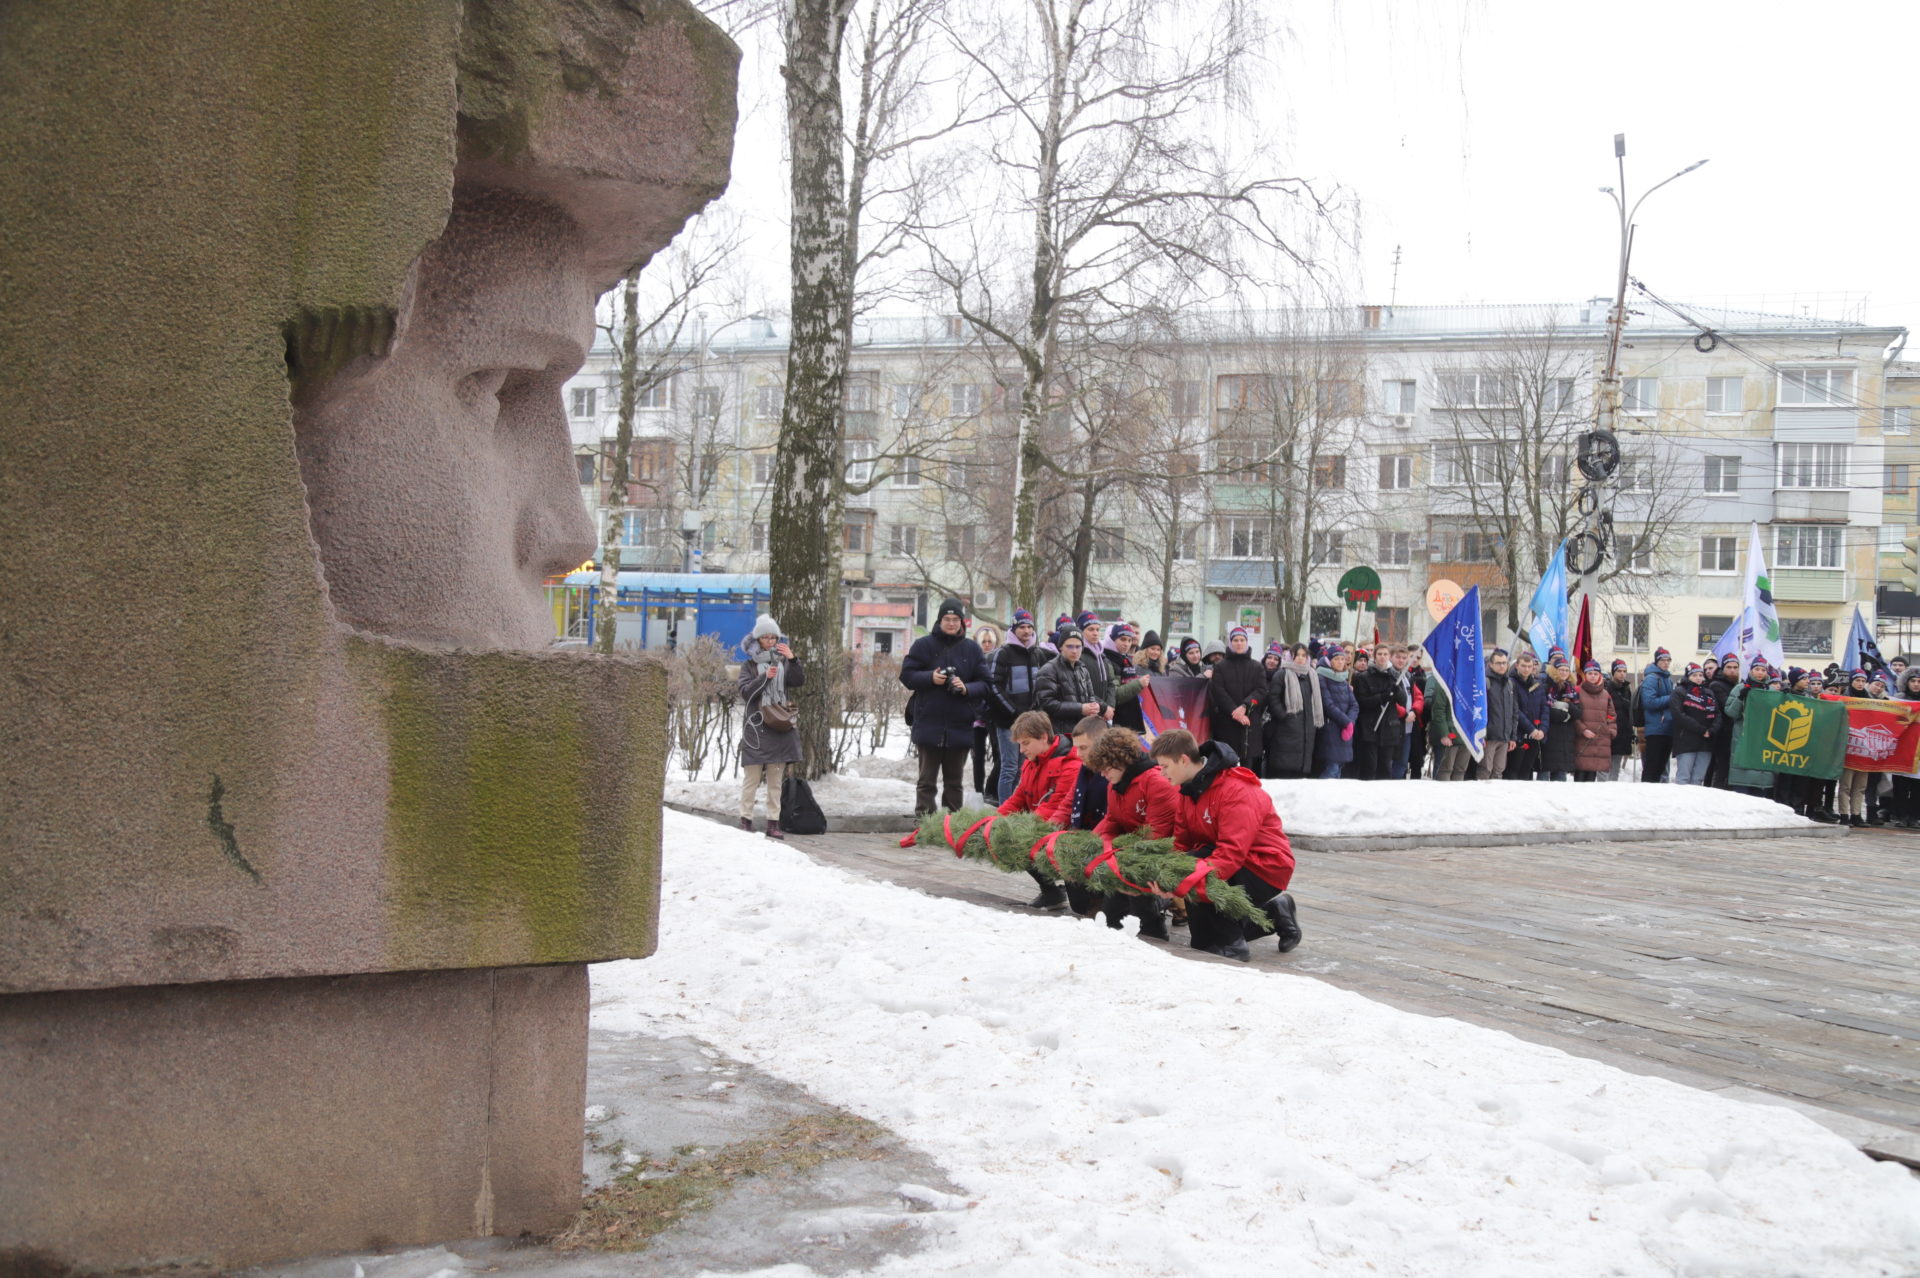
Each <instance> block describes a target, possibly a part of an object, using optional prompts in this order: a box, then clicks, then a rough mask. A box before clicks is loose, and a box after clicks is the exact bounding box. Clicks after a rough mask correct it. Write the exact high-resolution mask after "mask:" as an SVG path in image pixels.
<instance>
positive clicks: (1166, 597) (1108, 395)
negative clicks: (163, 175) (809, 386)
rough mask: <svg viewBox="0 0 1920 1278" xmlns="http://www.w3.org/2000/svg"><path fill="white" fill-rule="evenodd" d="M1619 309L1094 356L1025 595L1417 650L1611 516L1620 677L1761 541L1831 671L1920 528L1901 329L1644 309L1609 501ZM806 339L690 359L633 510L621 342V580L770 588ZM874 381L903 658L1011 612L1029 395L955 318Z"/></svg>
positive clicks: (1279, 324)
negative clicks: (936, 637)
mask: <svg viewBox="0 0 1920 1278" xmlns="http://www.w3.org/2000/svg"><path fill="white" fill-rule="evenodd" d="M1608 306H1609V302H1608V301H1607V300H1606V299H1598V300H1592V301H1587V302H1580V303H1569V304H1551V305H1477V306H1427V307H1416V306H1403V307H1363V308H1356V309H1355V310H1354V311H1353V312H1352V313H1350V314H1340V315H1332V314H1328V313H1312V314H1307V313H1300V312H1288V313H1282V312H1274V313H1270V314H1255V315H1240V316H1234V317H1223V316H1218V315H1198V316H1193V317H1190V318H1189V319H1187V320H1183V322H1182V329H1181V332H1180V333H1179V334H1177V335H1175V336H1174V337H1173V338H1171V339H1163V340H1161V341H1159V342H1158V343H1156V344H1155V345H1154V346H1153V348H1152V350H1151V351H1148V352H1144V353H1133V354H1128V353H1124V352H1123V353H1121V354H1120V355H1118V356H1112V355H1109V357H1107V358H1105V359H1104V360H1088V361H1085V362H1084V363H1080V364H1076V370H1077V371H1076V373H1075V374H1074V375H1073V376H1074V378H1075V379H1077V380H1075V384H1074V386H1073V394H1072V396H1071V402H1070V403H1069V404H1068V405H1067V407H1065V408H1062V409H1060V410H1059V413H1058V415H1059V416H1060V417H1061V419H1062V422H1063V424H1062V425H1061V427H1060V429H1061V430H1062V431H1063V432H1065V434H1064V435H1063V436H1062V438H1067V437H1072V438H1083V439H1084V440H1085V441H1091V445H1092V452H1090V453H1088V454H1086V455H1081V454H1075V455H1074V456H1073V457H1070V458H1069V457H1066V456H1065V454H1063V455H1062V461H1061V467H1060V469H1061V471H1062V473H1063V474H1065V475H1069V476H1085V475H1089V474H1093V473H1095V472H1096V471H1097V472H1099V473H1100V474H1103V475H1105V476H1107V479H1108V480H1109V481H1110V482H1103V483H1099V484H1095V483H1092V482H1090V481H1086V480H1084V478H1083V479H1078V480H1075V481H1074V483H1078V484H1079V487H1078V488H1076V487H1075V486H1074V483H1069V482H1068V481H1067V480H1064V479H1063V480H1061V481H1060V482H1059V485H1058V487H1059V490H1060V492H1059V493H1058V494H1056V497H1055V499H1054V501H1053V503H1052V505H1051V507H1050V508H1049V513H1048V515H1047V523H1048V531H1047V533H1046V535H1047V537H1048V538H1049V543H1048V544H1049V554H1050V556H1051V558H1050V560H1049V563H1050V569H1049V572H1048V576H1047V584H1046V588H1045V589H1044V590H1043V592H1042V594H1043V598H1041V599H1039V600H1034V601H1019V602H1022V603H1029V604H1030V605H1031V606H1033V607H1034V610H1035V612H1036V614H1039V615H1041V616H1043V617H1051V616H1052V615H1053V614H1054V613H1056V612H1059V611H1063V610H1065V609H1067V608H1068V606H1069V605H1070V603H1071V601H1072V600H1071V594H1072V571H1071V563H1072V560H1073V559H1074V558H1076V557H1077V558H1078V559H1079V560H1080V562H1081V564H1082V575H1083V578H1084V603H1085V604H1086V606H1088V607H1090V608H1092V609H1093V610H1094V611H1096V612H1099V613H1101V614H1102V615H1103V616H1109V617H1115V618H1118V617H1123V616H1124V617H1126V618H1129V619H1133V620H1137V621H1139V622H1141V623H1142V624H1144V625H1145V626H1147V627H1150V628H1153V629H1158V630H1160V631H1162V632H1163V633H1166V634H1169V635H1178V634H1186V633H1194V634H1202V635H1216V634H1219V633H1221V632H1222V631H1224V630H1225V629H1226V628H1227V627H1228V626H1231V625H1235V624H1241V625H1247V626H1248V627H1249V628H1251V629H1254V630H1256V631H1258V632H1260V633H1261V634H1262V636H1263V637H1280V638H1286V639H1294V638H1301V637H1305V636H1306V635H1308V634H1318V635H1323V636H1327V635H1336V634H1344V635H1352V634H1354V633H1356V631H1357V632H1358V633H1361V634H1365V635H1371V634H1372V633H1373V632H1374V631H1375V630H1376V629H1377V630H1378V631H1379V632H1380V633H1381V635H1382V636H1383V637H1391V638H1396V639H1398V638H1412V639H1418V638H1420V637H1421V636H1423V635H1424V634H1425V632H1426V630H1427V629H1428V628H1429V627H1430V626H1431V625H1432V623H1433V618H1432V615H1431V607H1434V606H1443V605H1444V603H1445V601H1446V600H1447V598H1448V597H1450V595H1451V594H1452V593H1453V592H1455V591H1461V590H1464V589H1466V588H1467V587H1471V586H1479V587H1480V588H1481V595H1482V602H1483V605H1484V606H1485V607H1486V609H1487V617H1486V619H1485V620H1486V625H1487V629H1488V632H1489V634H1493V635H1500V636H1505V635H1507V634H1509V633H1510V628H1511V625H1512V623H1513V621H1514V620H1515V619H1516V616H1517V613H1518V610H1519V607H1520V606H1521V605H1523V604H1524V602H1525V600H1526V598H1527V597H1528V596H1529V595H1530V594H1531V593H1532V590H1533V587H1534V584H1535V581H1536V580H1537V576H1538V565H1539V564H1540V563H1541V562H1544V559H1545V557H1546V556H1547V555H1549V554H1550V553H1551V551H1552V548H1553V546H1554V545H1557V544H1558V542H1559V540H1560V539H1561V537H1562V536H1564V535H1565V534H1566V533H1568V532H1570V531H1573V530H1576V529H1578V528H1581V527H1585V526H1587V524H1588V522H1589V517H1588V515H1587V514H1586V513H1585V511H1584V510H1583V502H1591V503H1592V504H1594V505H1596V506H1598V508H1599V509H1601V510H1604V511H1605V512H1606V513H1607V514H1608V515H1610V517H1611V519H1612V521H1613V532H1614V536H1613V542H1612V553H1611V555H1610V556H1609V558H1608V559H1607V560H1606V561H1605V562H1604V564H1603V565H1602V566H1601V568H1600V569H1599V570H1598V571H1597V572H1596V573H1595V574H1594V575H1593V577H1592V578H1591V579H1590V585H1591V593H1592V598H1593V601H1594V610H1595V612H1594V615H1595V623H1596V630H1595V633H1596V647H1597V649H1598V650H1600V651H1601V652H1603V653H1607V654H1615V653H1617V654H1619V655H1622V656H1627V657H1629V658H1630V659H1634V660H1637V659H1638V658H1639V657H1640V656H1642V655H1650V654H1651V651H1652V650H1653V649H1654V648H1656V647H1666V648H1669V649H1671V650H1672V651H1674V652H1675V653H1676V654H1682V659H1683V660H1684V659H1686V655H1687V654H1697V653H1701V652H1704V651H1705V650H1706V649H1707V648H1708V647H1710V645H1711V644H1712V642H1713V640H1714V639H1715V638H1717V637H1718V635H1719V634H1720V632H1721V630H1722V629H1724V628H1725V626H1726V625H1727V623H1728V622H1729V620H1730V619H1731V618H1732V616H1733V615H1734V614H1736V613H1737V612H1738V611H1739V606H1740V605H1739V597H1740V591H1741V583H1742V580H1743V576H1744V573H1745V569H1746V557H1747V546H1748V538H1749V529H1750V527H1751V526H1752V525H1755V524H1758V525H1759V526H1760V528H1761V532H1762V536H1763V539H1764V543H1765V545H1766V547H1767V554H1768V557H1769V566H1770V569H1771V577H1772V582H1773V591H1774V597H1775V600H1776V603H1777V605H1778V608H1779V612H1780V616H1781V619H1782V623H1783V627H1784V630H1785V634H1784V636H1783V637H1784V640H1785V643H1786V647H1787V650H1788V655H1789V659H1790V660H1796V661H1799V662H1801V663H1802V664H1821V665H1824V664H1825V663H1826V662H1827V661H1829V660H1832V659H1834V658H1835V657H1836V656H1837V654H1838V652H1839V649H1840V646H1841V645H1842V644H1843V643H1844V641H1845V635H1846V629H1845V627H1846V623H1847V621H1848V619H1849V618H1850V616H1851V609H1852V606H1853V604H1854V603H1856V602H1860V603H1864V604H1866V605H1867V606H1868V607H1869V610H1871V605H1872V602H1873V600H1874V597H1875V586H1876V584H1877V583H1880V582H1885V581H1889V580H1892V579H1893V578H1894V576H1895V575H1896V574H1897V573H1898V571H1899V570H1900V563H1901V560H1900V552H1901V549H1902V538H1903V537H1904V535H1905V534H1906V532H1907V531H1908V530H1909V529H1910V528H1911V526H1912V524H1913V522H1914V519H1915V507H1914V482H1915V479H1916V467H1920V457H1916V456H1914V445H1913V436H1912V434H1911V418H1912V415H1913V412H1914V410H1916V409H1920V365H1917V364H1909V363H1903V362H1900V361H1899V358H1898V357H1899V355H1900V353H1901V349H1902V347H1903V345H1904V342H1905V339H1906V333H1905V330H1904V329H1900V328H1890V327H1875V326H1869V325H1866V324H1862V323H1858V322H1850V321H1846V320H1829V319H1817V318H1811V317H1808V316H1804V315H1802V316H1787V315H1769V314H1763V313H1742V312H1734V311H1729V310H1725V309H1716V308H1707V307H1692V306H1684V307H1677V308H1675V309H1673V310H1668V309H1665V308H1664V307H1662V306H1656V305H1653V304H1651V303H1648V304H1645V305H1642V306H1640V307H1638V311H1639V312H1640V313H1636V314H1635V316H1634V317H1633V319H1632V321H1631V323H1630V325H1629V327H1628V330H1627V334H1626V341H1625V344H1624V347H1623V352H1622V356H1621V366H1622V373H1623V378H1624V392H1625V394H1624V406H1623V407H1624V411H1623V415H1622V418H1621V421H1620V424H1619V425H1620V430H1619V434H1620V439H1621V443H1622V452H1623V456H1622V458H1621V464H1620V467H1619V470H1618V472H1617V474H1616V475H1615V476H1614V478H1613V480H1612V482H1610V483H1609V484H1607V485H1606V486H1605V487H1604V488H1603V489H1601V490H1600V491H1599V492H1598V493H1596V494H1595V495H1594V496H1593V497H1591V498H1583V497H1582V490H1583V488H1585V487H1586V484H1585V481H1584V480H1583V479H1582V476H1581V473H1580V470H1579V468H1578V459H1577V458H1576V456H1575V440H1576V439H1577V437H1578V436H1579V435H1580V433H1582V432H1583V431H1585V430H1587V429H1589V428H1590V427H1591V425H1592V421H1593V416H1594V399H1595V385H1596V379H1597V376H1598V371H1599V368H1600V366H1601V364H1602V362H1603V361H1604V358H1605V337H1606V332H1605V318H1606V313H1607V310H1608ZM784 345H785V329H784V324H783V323H782V322H780V321H776V320H768V319H763V318H760V317H746V318H744V319H742V320H736V321H730V322H729V323H728V324H726V325H724V326H723V328H722V329H720V330H715V331H714V334H713V340H707V339H704V338H703V339H701V340H698V341H696V342H694V343H692V344H691V345H689V347H688V349H687V350H686V351H684V352H682V353H680V354H679V355H678V356H677V357H676V358H675V360H674V361H672V366H673V368H674V370H675V371H674V372H673V373H672V375H671V376H668V377H666V378H665V379H664V380H662V381H660V382H659V383H658V384H657V385H655V386H651V387H649V388H648V389H647V390H646V392H645V393H644V394H643V395H642V397H641V400H640V406H639V408H638V410H637V411H636V414H635V419H636V420H635V443H634V449H633V457H632V463H631V465H630V467H629V470H630V478H629V481H628V483H627V484H626V485H624V493H622V492H621V491H620V489H619V487H618V486H614V485H610V484H609V482H608V480H609V478H610V476H609V474H608V470H609V464H608V459H607V456H606V454H607V453H609V452H610V444H608V443H607V442H606V441H609V440H610V439H611V436H612V433H613V423H614V414H615V410H616V408H617V386H618V374H617V368H616V366H615V365H616V361H615V356H614V352H613V350H612V349H611V348H610V347H605V348H596V350H595V351H594V353H593V356H592V358H591V359H590V361H589V363H588V365H587V366H586V367H585V368H584V369H583V370H582V371H581V373H580V374H579V375H578V376H577V377H576V378H574V379H573V382H572V383H571V384H570V385H569V387H568V406H569V408H570V410H571V412H572V420H573V424H574V438H575V444H576V452H577V454H578V457H579V463H580V467H581V481H582V496H583V499H584V500H585V501H586V502H587V503H588V505H589V506H590V507H592V508H593V509H594V510H595V511H596V513H597V514H602V515H603V514H604V512H605V510H606V509H607V507H608V505H609V504H610V503H611V502H612V501H614V500H615V499H616V498H619V499H620V509H619V519H620V528H621V541H622V546H623V562H624V563H625V564H626V566H628V567H646V568H655V569H660V570H679V569H683V568H687V567H693V566H699V567H703V568H704V569H705V570H707V571H726V572H763V571H765V568H766V548H767V536H768V533H767V512H768V508H769V505H770V503H769V501H768V497H769V493H770V484H771V480H772V467H773V445H774V440H775V436H776V434H777V430H778V423H779V416H780V408H781V403H780V395H781V388H782V385H783V379H784V364H783V353H784ZM1090 369H1091V370H1094V371H1091V372H1089V371H1087V370H1090ZM850 370H851V372H850V377H849V385H848V392H847V411H846V422H847V427H846V445H845V448H846V458H847V463H848V470H847V474H848V481H849V484H850V492H849V496H848V500H847V510H846V517H845V526H844V528H843V530H842V546H843V563H842V570H843V579H844V581H845V583H846V585H847V590H846V596H845V598H846V607H847V616H846V622H847V627H848V635H849V641H850V643H853V644H857V645H859V646H860V647H861V648H862V650H865V651H888V650H894V651H897V650H899V649H900V648H901V647H903V646H904V644H905V643H906V642H907V641H909V640H910V638H911V637H912V636H913V635H914V634H917V633H919V632H920V631H921V630H922V629H924V626H925V624H926V621H927V618H928V609H929V605H930V603H932V602H937V600H938V598H939V596H940V595H941V594H943V593H947V592H950V591H951V592H956V593H961V594H964V595H967V596H968V597H970V598H971V599H972V601H973V604H974V608H975V610H976V612H978V613H979V614H980V615H981V616H983V617H985V618H988V619H999V618H1003V617H1004V616H1005V615H1006V613H1007V612H1008V611H1009V610H1010V608H1011V607H1012V606H1013V604H1014V602H1015V601H1011V600H1009V599H1007V598H1006V597H1005V575H1006V569H1007V563H1008V550H1009V545H1010V539H1011V524H1012V500H1011V497H1012V493H1013V489H1014V484H1015V474H1014V454H1015V448H1014V443H1013V440H1014V434H1015V430H1016V426H1017V422H1016V417H1017V408H1018V385H1019V381H1018V376H1017V372H1016V371H1015V370H1014V368H1013V367H1012V366H1011V364H1010V363H1009V361H1008V360H1007V359H1006V358H1005V357H1004V355H1001V354H998V353H996V351H995V349H994V347H993V345H992V344H991V343H990V342H987V341H985V340H983V339H982V338H981V337H980V336H979V335H977V334H974V333H971V332H969V331H967V329H966V327H965V326H964V325H963V324H962V323H961V322H960V321H959V320H958V319H955V318H952V317H924V318H921V317H912V318H893V319H881V320H872V321H869V322H866V323H864V324H863V325H862V326H861V327H860V329H859V331H858V333H857V335H856V341H855V349H854V353H853V358H852V361H851V364H850ZM1074 413H1077V414H1079V415H1080V417H1079V420H1078V421H1069V420H1067V417H1068V416H1069V415H1070V414H1074ZM1076 430H1077V431H1079V432H1080V433H1079V434H1078V435H1076V434H1074V432H1075V431H1076ZM1109 444H1110V448H1109V451H1108V452H1107V453H1105V454H1103V453H1101V451H1100V449H1101V448H1102V447H1103V446H1106V445H1109ZM1115 454H1118V455H1119V459H1118V460H1116V456H1115ZM1122 472H1124V474H1122ZM1116 476H1118V477H1117V478H1116ZM1096 489H1097V491H1095V490H1096ZM1070 552H1071V553H1070ZM1363 564H1364V565H1367V566H1371V567H1372V568H1374V569H1375V570H1376V571H1377V572H1378V573H1379V575H1380V577H1381V581H1382V587H1383V589H1382V596H1381V599H1380V600H1379V605H1378V608H1377V610H1372V611H1366V612H1360V613H1356V612H1354V611H1350V610H1347V609H1345V608H1343V606H1342V605H1341V602H1340V600H1339V598H1338V596H1337V594H1336V587H1337V584H1338V582H1339V579H1340V577H1341V576H1342V575H1343V574H1344V573H1345V572H1346V571H1347V570H1348V569H1349V568H1352V567H1354V566H1358V565H1363ZM1908 588H1909V589H1911V586H1909V587H1908Z"/></svg>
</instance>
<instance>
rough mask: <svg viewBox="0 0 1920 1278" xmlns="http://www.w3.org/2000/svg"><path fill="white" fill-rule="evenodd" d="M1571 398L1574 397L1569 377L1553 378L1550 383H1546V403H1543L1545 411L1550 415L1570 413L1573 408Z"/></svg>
mask: <svg viewBox="0 0 1920 1278" xmlns="http://www.w3.org/2000/svg"><path fill="white" fill-rule="evenodd" d="M1573 396H1574V379H1573V378H1571V377H1556V378H1554V379H1553V380H1552V381H1551V382H1548V383H1547V395H1546V403H1545V408H1546V411H1547V412H1548V413H1550V414H1558V413H1570V412H1572V411H1573V407H1574V403H1573Z"/></svg>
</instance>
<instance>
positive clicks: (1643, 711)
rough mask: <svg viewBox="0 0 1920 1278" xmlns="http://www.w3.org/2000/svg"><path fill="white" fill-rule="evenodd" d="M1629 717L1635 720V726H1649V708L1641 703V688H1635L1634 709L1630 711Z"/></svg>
mask: <svg viewBox="0 0 1920 1278" xmlns="http://www.w3.org/2000/svg"><path fill="white" fill-rule="evenodd" d="M1627 717H1628V718H1630V719H1632V720H1633V726H1634V727H1636V728H1644V727H1646V726H1647V708H1646V707H1645V706H1644V705H1641V704H1640V689H1638V688H1635V689H1634V690H1633V709H1632V710H1631V711H1630V712H1629V713H1628V716H1627Z"/></svg>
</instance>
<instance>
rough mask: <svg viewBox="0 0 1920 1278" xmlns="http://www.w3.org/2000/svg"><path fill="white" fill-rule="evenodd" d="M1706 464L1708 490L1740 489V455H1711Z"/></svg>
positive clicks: (1726, 490)
mask: <svg viewBox="0 0 1920 1278" xmlns="http://www.w3.org/2000/svg"><path fill="white" fill-rule="evenodd" d="M1714 380H1716V381H1719V380H1722V379H1720V378H1715V379H1714ZM1734 380H1738V379H1737V378H1736V379H1734ZM1706 464H1707V491H1708V492H1710V493H1737V492H1739V491H1740V459H1739V458H1738V457H1709V458H1707V459H1706Z"/></svg>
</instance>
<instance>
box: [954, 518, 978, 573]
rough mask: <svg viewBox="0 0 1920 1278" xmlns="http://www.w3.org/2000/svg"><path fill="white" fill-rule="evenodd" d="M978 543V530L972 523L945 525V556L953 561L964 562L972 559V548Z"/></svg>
mask: <svg viewBox="0 0 1920 1278" xmlns="http://www.w3.org/2000/svg"><path fill="white" fill-rule="evenodd" d="M978 543H979V530H978V529H977V528H975V527H974V525H972V524H948V525H947V558H948V559H951V560H952V561H953V562H954V563H957V564H964V563H969V562H971V561H972V559H973V556H974V548H975V546H976V545H977V544H978Z"/></svg>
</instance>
